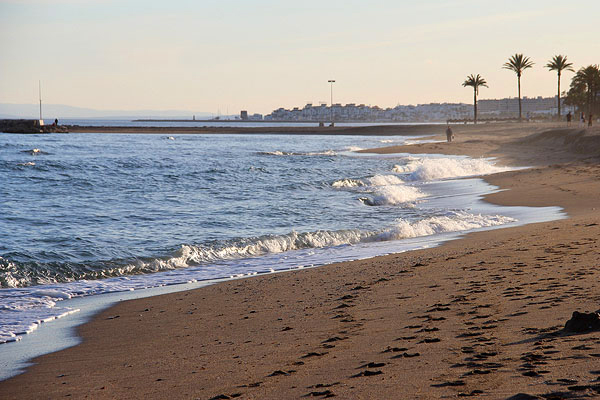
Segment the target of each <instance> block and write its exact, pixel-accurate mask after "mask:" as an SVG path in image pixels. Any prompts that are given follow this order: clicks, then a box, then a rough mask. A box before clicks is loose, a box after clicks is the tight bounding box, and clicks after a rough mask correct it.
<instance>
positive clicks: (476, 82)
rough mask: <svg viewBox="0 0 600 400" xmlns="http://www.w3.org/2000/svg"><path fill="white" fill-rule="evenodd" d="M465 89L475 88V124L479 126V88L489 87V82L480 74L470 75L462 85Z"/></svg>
mask: <svg viewBox="0 0 600 400" xmlns="http://www.w3.org/2000/svg"><path fill="white" fill-rule="evenodd" d="M462 85H463V86H464V87H467V86H471V87H472V88H473V123H474V124H477V96H478V95H479V87H480V86H483V87H488V85H487V82H486V81H485V79H483V77H482V76H481V75H479V74H477V75H473V74H471V75H469V76H467V79H465V81H464V82H463V84H462Z"/></svg>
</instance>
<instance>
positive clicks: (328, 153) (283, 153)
mask: <svg viewBox="0 0 600 400" xmlns="http://www.w3.org/2000/svg"><path fill="white" fill-rule="evenodd" d="M258 154H260V155H263V156H335V155H337V153H336V152H335V151H333V150H324V151H311V152H306V153H294V152H288V151H280V150H275V151H261V152H259V153H258Z"/></svg>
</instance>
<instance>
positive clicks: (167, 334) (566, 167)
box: [0, 124, 600, 399]
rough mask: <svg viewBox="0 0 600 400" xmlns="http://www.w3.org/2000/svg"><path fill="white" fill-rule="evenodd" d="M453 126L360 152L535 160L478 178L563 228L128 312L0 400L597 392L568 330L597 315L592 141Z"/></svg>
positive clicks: (119, 310) (251, 283) (266, 280)
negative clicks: (433, 139)
mask: <svg viewBox="0 0 600 400" xmlns="http://www.w3.org/2000/svg"><path fill="white" fill-rule="evenodd" d="M443 128H444V127H443V126H442V127H438V129H439V131H441V132H439V133H437V134H438V136H437V138H438V139H442V136H441V135H442V133H443ZM169 129H170V128H169ZM386 129H391V128H386ZM414 129H415V132H416V130H417V128H414ZM454 131H455V134H456V141H455V142H453V143H423V144H417V145H412V146H401V147H389V148H382V149H371V150H364V151H365V152H371V153H399V152H402V153H439V154H457V155H468V156H472V157H482V156H483V157H497V158H498V161H499V163H500V164H505V165H514V166H530V167H531V168H529V169H523V170H517V171H511V172H504V173H500V174H495V175H490V176H486V177H485V180H486V181H488V182H489V183H491V184H493V185H496V186H498V187H500V188H502V189H506V190H504V191H500V192H498V193H494V194H492V195H489V196H487V197H486V200H487V201H489V202H492V203H497V204H503V205H526V206H560V207H562V208H564V210H565V212H566V213H567V214H568V217H569V218H567V219H562V220H558V221H553V222H546V223H539V224H531V225H526V226H521V227H517V228H505V229H496V230H491V231H485V232H478V233H472V234H468V235H466V236H465V237H464V238H462V239H460V240H455V241H451V242H447V243H445V244H443V245H442V246H439V247H437V248H433V249H427V250H418V251H412V252H407V253H400V254H392V255H388V256H383V257H377V258H373V259H367V260H361V261H354V262H348V263H338V264H332V265H329V266H325V267H320V268H314V269H304V270H299V271H294V272H285V273H277V274H270V275H264V276H257V277H253V278H247V279H242V280H234V281H228V282H225V283H221V284H217V285H213V286H209V287H205V288H202V289H198V290H194V291H188V292H179V293H174V294H169V295H163V296H156V297H151V298H144V299H139V300H133V301H126V302H122V303H120V304H118V305H116V306H115V307H113V308H111V309H108V310H106V311H104V312H102V313H100V314H99V315H98V316H97V317H96V318H94V319H93V320H92V321H91V322H89V323H87V324H85V325H83V326H81V327H79V328H78V333H79V334H80V335H81V337H82V338H83V343H82V344H80V345H78V346H75V347H72V348H69V349H66V350H63V351H60V352H57V353H53V354H48V355H45V356H42V357H39V358H38V359H36V360H35V363H36V365H34V366H32V367H31V368H29V369H28V371H27V372H26V373H24V374H22V375H19V376H17V377H14V378H12V379H9V380H6V381H3V382H0V398H3V399H40V398H51V399H55V398H65V397H70V398H78V399H79V398H93V399H115V398H131V399H148V398H151V399H162V398H182V399H183V398H193V399H230V398H240V399H288V398H304V397H308V398H326V397H337V398H340V399H439V398H457V397H477V398H489V399H507V398H510V397H511V396H515V395H517V394H519V393H522V394H528V395H530V397H526V396H524V395H523V396H521V397H515V398H520V399H534V398H551V399H561V398H597V397H598V396H600V331H596V332H586V333H578V334H574V333H569V332H565V331H563V330H562V328H563V327H564V324H565V322H566V321H567V320H569V318H570V317H571V314H572V313H573V311H581V312H593V311H596V310H598V309H599V308H600V306H599V301H600V252H599V248H598V237H599V236H600V213H599V210H598V207H599V206H600V201H599V197H598V193H600V165H599V164H598V161H599V160H600V157H599V156H600V129H598V128H593V129H587V130H582V129H577V128H566V127H557V126H554V127H553V126H552V125H551V124H505V125H492V124H490V125H479V126H464V127H463V126H456V127H454ZM340 133H342V132H340ZM373 134H383V133H381V131H379V133H373ZM390 134H391V133H390ZM415 134H416V133H415ZM542 396H543V397H542Z"/></svg>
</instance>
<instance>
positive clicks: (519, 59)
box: [502, 53, 534, 121]
mask: <svg viewBox="0 0 600 400" xmlns="http://www.w3.org/2000/svg"><path fill="white" fill-rule="evenodd" d="M533 64H534V63H533V62H532V61H531V60H530V59H529V57H526V56H524V55H523V54H518V53H517V54H515V55H513V56H511V57H510V58H509V59H508V61H507V62H505V63H504V65H503V66H502V68H505V69H509V70H511V71H513V72H514V73H515V74H517V87H518V94H519V121H521V119H522V118H523V112H522V106H521V75H523V71H525V70H526V69H528V68H531V67H533Z"/></svg>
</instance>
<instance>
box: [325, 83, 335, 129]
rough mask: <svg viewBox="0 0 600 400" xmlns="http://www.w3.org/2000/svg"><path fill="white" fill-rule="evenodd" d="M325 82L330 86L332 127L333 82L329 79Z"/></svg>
mask: <svg viewBox="0 0 600 400" xmlns="http://www.w3.org/2000/svg"><path fill="white" fill-rule="evenodd" d="M327 82H328V83H329V84H330V85H331V126H333V84H334V83H335V80H333V79H330V80H328V81H327Z"/></svg>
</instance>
